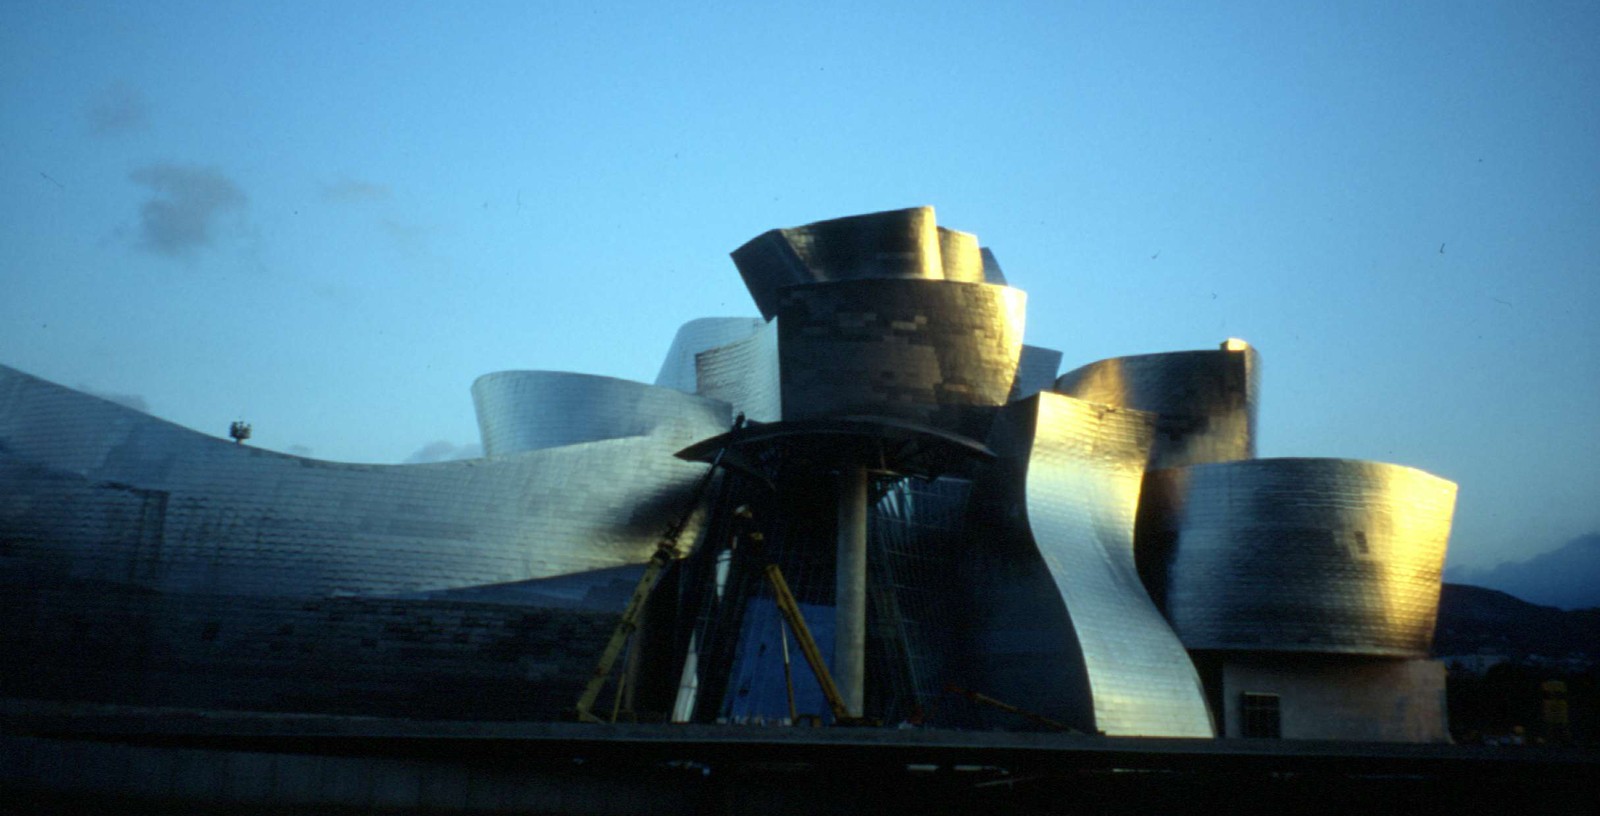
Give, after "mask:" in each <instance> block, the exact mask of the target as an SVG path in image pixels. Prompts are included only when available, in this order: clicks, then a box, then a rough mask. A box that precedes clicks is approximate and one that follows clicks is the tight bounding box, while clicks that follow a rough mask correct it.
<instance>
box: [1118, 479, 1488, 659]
mask: <svg viewBox="0 0 1600 816" xmlns="http://www.w3.org/2000/svg"><path fill="white" fill-rule="evenodd" d="M1455 496H1456V486H1455V485H1454V484H1452V483H1451V482H1448V481H1445V480H1444V479H1440V478H1438V477H1436V476H1433V475H1430V474H1428V473H1424V472H1422V471H1420V470H1416V469H1413V468H1408V467H1401V466H1399V465H1387V464H1381V463H1377V462H1359V461H1352V460H1345V459H1260V460H1255V461H1248V462H1228V463H1223V464H1212V465H1195V466H1193V467H1187V468H1176V469H1172V470H1164V471H1158V472H1155V473H1152V474H1150V476H1149V478H1148V479H1147V480H1146V483H1145V500H1144V502H1143V505H1142V507H1141V509H1140V521H1139V548H1140V551H1141V558H1142V560H1143V561H1144V562H1145V565H1146V567H1147V569H1146V575H1147V577H1148V578H1149V580H1151V582H1152V583H1153V584H1154V585H1156V586H1157V587H1159V589H1158V590H1157V591H1158V593H1159V594H1163V595H1164V596H1165V609H1166V613H1167V618H1168V619H1169V620H1170V621H1171V622H1172V626H1173V628H1174V629H1175V630H1176V631H1177V633H1178V636H1179V637H1180V638H1182V640H1183V643H1184V645H1185V646H1187V647H1189V648H1190V649H1238V650H1250V651H1280V652H1282V651H1288V652H1324V653H1342V654H1364V655H1385V656H1393V657H1423V656H1426V655H1427V653H1428V648H1429V646H1430V644H1431V643H1432V640H1433V627H1434V621H1435V616H1436V614H1437V611H1438V607H1439V587H1440V574H1441V571H1442V569H1443V567H1444V556H1445V546H1446V543H1447V541H1448V539H1449V536H1450V519H1451V514H1452V512H1453V510H1454V508H1455Z"/></svg>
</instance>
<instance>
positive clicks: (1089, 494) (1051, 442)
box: [975, 393, 1213, 737]
mask: <svg viewBox="0 0 1600 816" xmlns="http://www.w3.org/2000/svg"><path fill="white" fill-rule="evenodd" d="M1155 425H1156V418H1155V417H1154V416H1153V415H1150V414H1147V413H1143V412H1140V411H1134V410H1129V409H1123V408H1114V407H1110V406H1105V405H1096V404H1093V403H1089V402H1085V401H1083V400H1078V399H1073V398H1071V397H1066V396H1062V395H1060V394H1052V393H1041V394H1039V395H1037V396H1035V397H1033V398H1031V399H1028V400H1024V401H1022V402H1019V403H1015V404H1013V405H1011V406H1008V407H1007V408H1006V409H1005V410H1004V411H1003V412H1002V414H1001V418H1000V419H999V420H998V421H997V422H996V426H995V433H994V436H993V437H991V444H992V446H993V447H994V448H995V450H996V453H998V454H999V455H1000V456H1002V457H1004V458H1005V459H1006V461H1007V462H1009V465H1007V466H1005V467H1004V468H1003V469H1002V470H1001V472H1003V473H1004V474H1006V475H1005V476H1003V477H1001V481H1000V482H998V483H991V484H989V485H987V486H983V487H980V490H986V491H988V498H986V499H985V501H987V502H991V503H992V507H991V510H990V512H995V511H998V517H997V518H994V519H991V520H990V521H992V522H995V523H996V524H997V526H998V529H1001V530H1004V535H1005V536H1006V538H1007V540H1008V541H1009V542H1011V543H1009V544H1006V545H1004V546H1006V547H1007V548H1013V549H1014V548H1016V547H1018V546H1021V547H1023V548H1024V550H1029V549H1031V550H1034V551H1036V552H1037V555H1036V556H1034V558H1042V561H1043V566H1044V568H1045V569H1046V570H1047V571H1048V573H1049V576H1050V579H1051V581H1052V582H1053V584H1054V589H1055V591H1056V595H1057V598H1058V599H1057V600H1056V601H1055V603H1049V602H1048V601H1045V602H1043V603H1039V605H1038V606H1037V611H1036V612H1035V614H1036V615H1044V614H1045V613H1046V610H1048V609H1049V608H1050V607H1051V606H1056V607H1057V608H1064V612H1065V616H1066V618H1067V620H1068V623H1069V626H1070V631H1071V639H1069V640H1066V641H1063V642H1059V643H1057V644H1054V645H1053V646H1050V645H1047V644H1040V645H1041V646H1044V647H1045V648H1049V649H1061V650H1076V651H1077V652H1078V654H1077V655H1071V656H1069V657H1071V658H1073V659H1069V660H1067V661H1065V663H1064V665H1067V666H1071V665H1072V664H1074V663H1078V662H1080V661H1081V665H1082V672H1083V677H1084V681H1086V683H1087V692H1088V694H1087V697H1088V699H1089V700H1090V701H1091V704H1092V714H1093V717H1092V720H1093V727H1094V728H1095V729H1098V730H1100V731H1103V732H1104V733H1106V734H1110V735H1120V736H1131V735H1145V736H1172V737H1210V736H1212V735H1213V731H1212V726H1211V717H1210V714H1209V713H1208V712H1207V709H1206V702H1205V696H1204V692H1203V689H1202V687H1201V684H1200V678H1199V676H1198V675H1197V674H1196V673H1195V669H1194V666H1193V665H1192V664H1191V663H1190V662H1189V656H1188V654H1187V653H1186V652H1185V651H1184V648H1183V644H1181V643H1180V642H1179V641H1178V638H1177V637H1176V636H1175V635H1174V634H1173V632H1172V630H1171V629H1170V628H1168V626H1167V624H1166V621H1164V620H1162V617H1161V613H1160V612H1159V611H1158V610H1157V609H1156V607H1155V605H1154V604H1153V603H1152V602H1151V601H1150V598H1149V596H1148V595H1146V594H1145V592H1144V588H1143V587H1142V586H1141V585H1140V583H1139V576H1138V573H1137V570H1136V569H1135V566H1134V557H1133V543H1134V519H1135V515H1136V512H1137V509H1138V506H1139V492H1140V481H1141V479H1142V478H1143V476H1144V463H1145V459H1146V457H1147V456H1148V455H1149V450H1150V444H1151V440H1152V437H1153V436H1154V433H1155ZM980 526H985V527H986V525H982V524H981V523H980ZM986 528H987V527H986ZM982 542H983V538H979V539H977V541H975V544H978V545H980V546H982ZM1026 559H1027V556H1026V553H1025V552H1024V553H1013V554H1012V555H1011V556H1008V557H1007V560H1012V561H1019V560H1026ZM996 589H997V590H999V588H996ZM999 591H1006V590H999ZM1041 600H1042V599H1041ZM1035 603H1038V602H1037V601H1036V602H1035ZM990 636H991V637H999V640H1000V644H1004V643H1005V641H1008V640H1010V641H1013V642H1021V641H1024V640H1025V638H1013V637H1011V636H1010V635H1007V634H1005V633H1004V632H998V633H991V635H990ZM1006 648H1008V647H1006V646H1004V645H996V646H991V647H989V648H988V649H987V651H989V652H990V653H991V657H992V656H997V655H998V653H999V652H1001V651H1003V650H1005V649H1006ZM1039 659H1040V660H1042V661H1046V662H1043V663H1040V664H1039V665H1049V661H1050V660H1051V657H1050V656H1049V655H1048V654H1042V655H1039ZM985 662H989V663H991V664H994V665H1003V664H1002V662H1001V661H996V660H987V661H985ZM1022 666H1023V667H1022V671H1020V672H1014V673H1011V674H1010V675H1009V676H1007V675H993V676H991V680H992V682H995V683H996V686H997V691H996V692H995V694H996V696H1001V697H1004V696H1005V695H1007V694H1014V695H1016V698H1017V700H1018V701H1017V704H1018V705H1021V706H1022V707H1024V708H1033V709H1034V710H1039V711H1051V712H1053V716H1061V717H1063V718H1069V719H1068V721H1072V720H1077V721H1079V722H1081V721H1083V719H1084V718H1083V716H1082V715H1081V714H1077V715H1074V713H1073V712H1071V711H1063V710H1061V709H1060V708H1059V705H1060V702H1059V701H1060V700H1064V699H1071V698H1072V697H1073V696H1074V695H1073V694H1072V693H1071V692H1069V691H1068V690H1067V688H1068V687H1070V686H1072V685H1073V683H1074V682H1080V681H1078V680H1077V678H1075V677H1074V676H1073V675H1074V674H1075V672H1069V674H1068V675H1067V676H1064V677H1053V678H1035V677H1028V676H1026V675H1029V674H1032V672H1033V669H1032V668H1028V667H1027V664H1022ZM1021 700H1025V702H1021Z"/></svg>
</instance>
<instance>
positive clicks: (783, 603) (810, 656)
mask: <svg viewBox="0 0 1600 816" xmlns="http://www.w3.org/2000/svg"><path fill="white" fill-rule="evenodd" d="M767 582H768V583H770V584H772V599H773V601H774V602H776V603H777V604H778V611H779V612H782V613H783V619H784V620H786V621H788V623H789V631H791V632H794V639H795V642H796V643H798V644H800V654H801V655H803V656H804V657H805V659H806V664H807V665H809V666H811V673H812V674H814V675H816V677H817V685H819V686H821V687H822V696H823V697H825V698H827V700H828V708H830V709H832V711H833V722H834V724H835V725H878V724H879V722H878V721H877V720H874V719H870V718H867V717H852V716H850V709H849V708H848V707H846V706H845V704H844V695H842V694H840V693H839V687H838V686H837V685H835V684H834V682H833V674H832V673H830V672H829V671H828V664H827V663H825V662H823V660H822V651H821V650H819V649H818V648H817V641H816V639H815V638H813V637H812V636H811V627H809V626H806V619H805V616H804V615H801V614H800V604H799V603H798V602H797V601H795V599H794V593H792V592H790V591H789V584H788V582H787V581H784V580H783V572H782V571H781V570H779V569H778V565H777V564H768V565H767ZM790 694H791V702H790V704H789V706H790V709H791V710H792V709H793V708H794V703H793V702H792V699H793V697H792V695H793V691H792V690H791V691H790Z"/></svg>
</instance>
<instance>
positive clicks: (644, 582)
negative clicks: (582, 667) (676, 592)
mask: <svg viewBox="0 0 1600 816" xmlns="http://www.w3.org/2000/svg"><path fill="white" fill-rule="evenodd" d="M743 426H744V414H740V415H739V416H738V417H737V418H735V419H734V421H733V430H735V431H737V430H739V428H741V427H743ZM726 451H727V448H726V447H724V448H722V449H720V450H718V451H717V455H716V457H714V458H713V459H712V460H711V466H710V467H709V468H706V472H705V475H704V476H701V477H700V482H699V483H698V484H697V485H695V489H694V493H693V495H691V496H690V498H689V505H688V507H686V508H685V509H684V511H683V514H682V515H681V516H679V517H678V520H677V521H675V522H673V524H672V526H671V527H668V528H667V531H666V532H665V533H662V534H661V538H660V539H659V540H658V541H656V549H655V552H653V553H651V554H650V560H649V561H648V562H646V563H645V566H644V575H643V576H641V577H640V578H639V584H638V586H636V587H634V588H633V595H632V596H631V597H629V598H628V606H627V607H626V608H625V609H623V611H622V620H620V621H618V622H617V628H616V629H615V630H614V631H613V632H612V633H611V639H610V640H608V641H606V647H605V649H604V650H602V651H601V652H600V662H599V665H597V666H595V669H594V674H592V675H590V677H589V682H588V684H587V685H585V686H584V688H583V694H582V695H580V696H579V697H578V705H577V713H578V719H579V720H581V721H583V722H594V723H603V722H616V718H617V712H616V707H615V706H613V707H612V711H611V718H610V719H609V720H606V719H602V718H601V717H600V716H599V715H597V714H595V713H594V704H595V701H596V700H598V699H599V698H600V690H601V689H603V688H605V684H606V679H607V678H609V677H610V676H611V669H612V667H614V666H615V665H616V663H617V658H618V657H619V656H620V655H621V654H622V648H623V646H625V645H627V643H628V638H629V637H631V636H632V635H633V633H634V632H636V631H638V629H639V617H640V615H641V614H642V613H643V612H644V605H645V602H646V601H648V600H650V592H651V590H653V589H655V587H656V582H657V581H660V580H661V574H662V573H663V572H665V571H666V569H667V567H669V566H671V565H672V562H673V561H676V560H678V558H679V557H681V556H682V552H681V551H680V550H679V549H678V539H679V538H680V537H681V536H682V535H683V530H684V528H685V527H687V526H688V525H689V519H691V518H693V517H694V511H695V509H696V508H698V507H699V506H700V500H701V499H702V498H704V497H705V493H706V491H707V490H708V489H709V488H710V487H711V479H712V477H714V476H716V473H717V467H718V466H720V465H721V464H722V455H723V454H724V453H725V452H726ZM617 683H618V688H617V694H618V697H619V699H620V697H621V694H622V688H621V684H622V679H621V678H619V679H618V680H617Z"/></svg>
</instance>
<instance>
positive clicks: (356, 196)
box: [322, 178, 394, 203]
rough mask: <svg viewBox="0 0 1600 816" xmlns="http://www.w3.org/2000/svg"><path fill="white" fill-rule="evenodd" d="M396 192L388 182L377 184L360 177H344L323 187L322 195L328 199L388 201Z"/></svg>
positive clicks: (341, 200) (347, 201)
mask: <svg viewBox="0 0 1600 816" xmlns="http://www.w3.org/2000/svg"><path fill="white" fill-rule="evenodd" d="M392 195H394V193H393V192H392V191H391V190H390V189H389V185H387V184H375V183H373V182H370V181H362V180H360V179H350V178H347V179H342V180H340V181H338V182H337V183H334V184H325V185H323V187H322V197H323V198H324V199H326V200H328V201H338V202H344V203H353V202H361V201H386V200H388V199H389V197H390V196H392Z"/></svg>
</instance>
